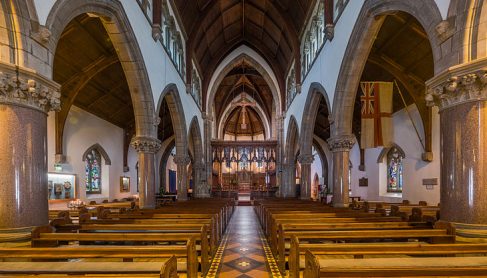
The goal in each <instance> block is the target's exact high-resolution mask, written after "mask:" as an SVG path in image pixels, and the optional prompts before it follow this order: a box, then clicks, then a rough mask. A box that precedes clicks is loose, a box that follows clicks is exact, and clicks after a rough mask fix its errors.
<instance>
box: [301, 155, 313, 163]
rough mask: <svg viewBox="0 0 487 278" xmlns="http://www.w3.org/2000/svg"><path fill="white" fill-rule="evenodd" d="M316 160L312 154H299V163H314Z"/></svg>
mask: <svg viewBox="0 0 487 278" xmlns="http://www.w3.org/2000/svg"><path fill="white" fill-rule="evenodd" d="M314 160H315V157H314V156H313V155H312V154H301V155H299V156H298V161H299V163H301V165H303V164H308V165H310V164H312V163H313V161H314Z"/></svg>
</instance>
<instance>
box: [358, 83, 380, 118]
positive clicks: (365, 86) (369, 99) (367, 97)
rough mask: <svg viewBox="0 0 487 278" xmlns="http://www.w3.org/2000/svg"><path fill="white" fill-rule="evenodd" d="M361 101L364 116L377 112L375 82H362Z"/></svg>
mask: <svg viewBox="0 0 487 278" xmlns="http://www.w3.org/2000/svg"><path fill="white" fill-rule="evenodd" d="M360 87H361V89H362V90H361V92H362V93H361V95H360V102H361V103H362V116H365V115H373V114H375V93H376V92H375V91H376V88H375V87H376V83H375V82H361V83H360Z"/></svg>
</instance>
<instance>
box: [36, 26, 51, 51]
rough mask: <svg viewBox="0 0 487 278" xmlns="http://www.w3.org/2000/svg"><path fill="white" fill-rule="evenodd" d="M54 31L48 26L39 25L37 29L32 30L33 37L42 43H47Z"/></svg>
mask: <svg viewBox="0 0 487 278" xmlns="http://www.w3.org/2000/svg"><path fill="white" fill-rule="evenodd" d="M51 35H52V32H51V30H49V29H48V28H47V27H46V26H43V25H38V26H37V28H35V30H33V31H32V33H31V37H32V38H33V39H34V40H35V41H37V42H38V43H40V44H41V45H44V46H45V45H47V44H48V43H49V40H50V39H51Z"/></svg>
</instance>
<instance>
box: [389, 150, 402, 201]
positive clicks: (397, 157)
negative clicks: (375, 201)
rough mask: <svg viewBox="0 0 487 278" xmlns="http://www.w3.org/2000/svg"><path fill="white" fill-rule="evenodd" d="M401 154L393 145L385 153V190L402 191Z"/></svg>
mask: <svg viewBox="0 0 487 278" xmlns="http://www.w3.org/2000/svg"><path fill="white" fill-rule="evenodd" d="M402 159H403V155H402V154H401V152H400V151H399V150H398V149H397V148H396V147H393V148H391V149H390V150H389V153H388V154H387V192H402V187H403V163H402Z"/></svg>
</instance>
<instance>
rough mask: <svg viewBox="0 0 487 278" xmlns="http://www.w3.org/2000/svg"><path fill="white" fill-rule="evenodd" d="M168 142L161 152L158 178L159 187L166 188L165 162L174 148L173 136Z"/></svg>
mask: <svg viewBox="0 0 487 278" xmlns="http://www.w3.org/2000/svg"><path fill="white" fill-rule="evenodd" d="M168 140H170V141H169V143H168V144H167V145H166V148H164V149H163V150H162V149H161V151H162V156H161V160H160V162H159V173H160V175H159V177H160V186H159V187H164V188H167V185H166V177H167V173H166V167H167V161H168V160H169V155H170V154H171V151H172V149H173V148H174V147H175V146H176V141H175V140H174V136H173V137H172V138H171V139H168Z"/></svg>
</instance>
